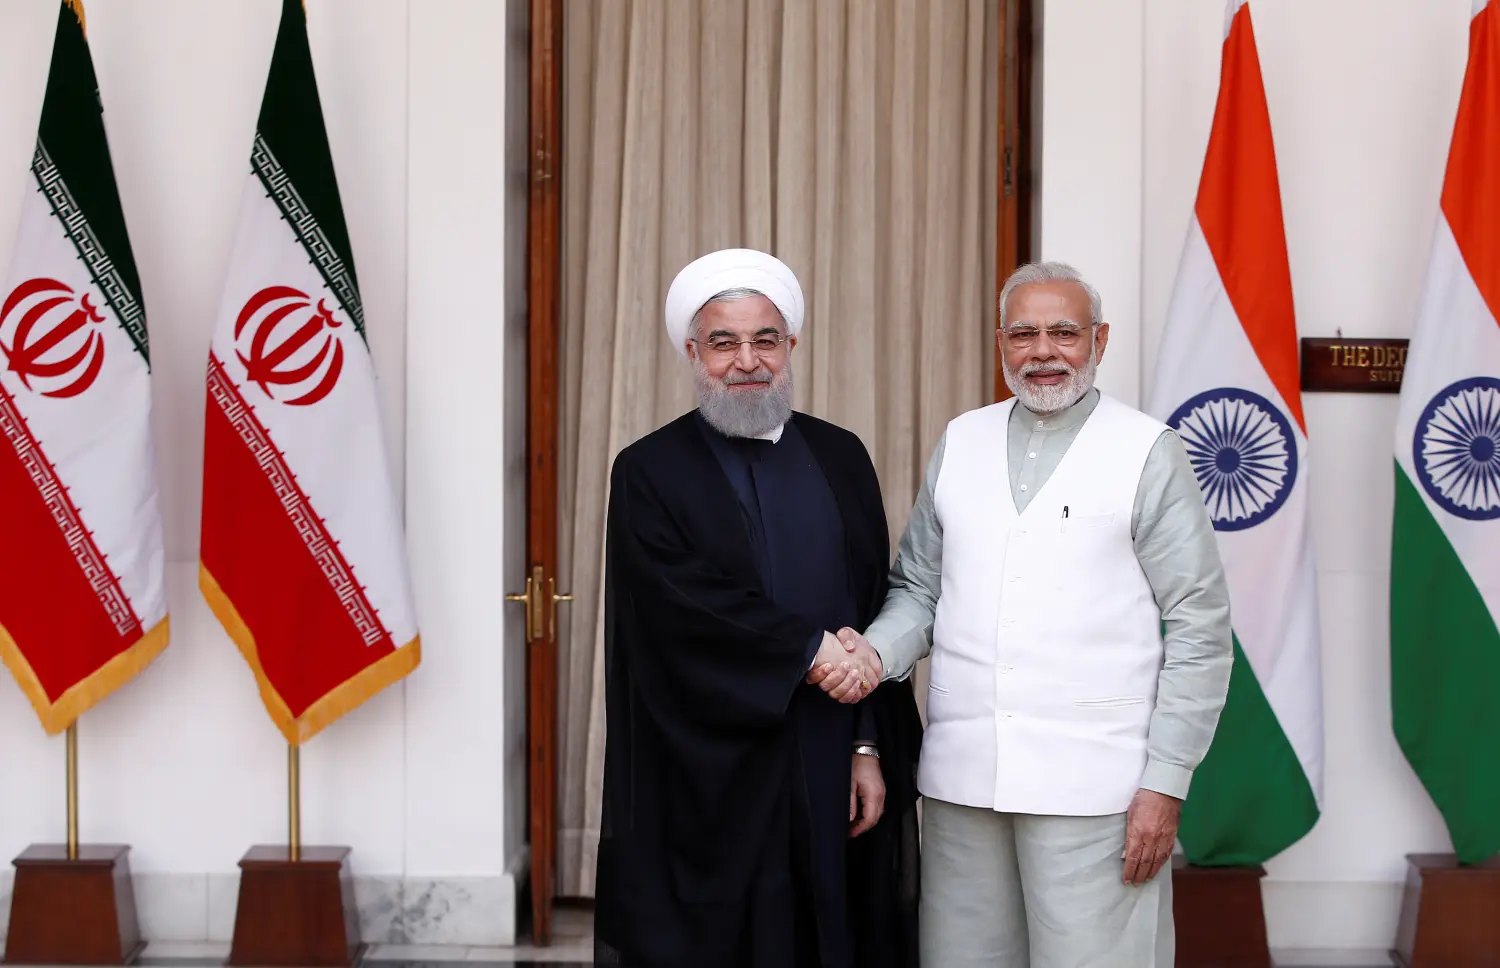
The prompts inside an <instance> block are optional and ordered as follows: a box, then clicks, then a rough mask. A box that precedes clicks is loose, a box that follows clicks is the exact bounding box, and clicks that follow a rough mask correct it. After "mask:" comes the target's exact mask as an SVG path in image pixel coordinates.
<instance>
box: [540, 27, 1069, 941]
mask: <svg viewBox="0 0 1500 968" xmlns="http://www.w3.org/2000/svg"><path fill="white" fill-rule="evenodd" d="M999 2H1000V17H999V22H1000V23H999V32H1000V38H999V43H1000V46H999V62H1000V86H999V90H998V92H997V93H998V97H997V101H998V103H999V111H1000V123H999V139H1000V144H999V156H998V158H997V164H996V168H997V171H998V180H999V185H998V192H997V203H998V206H999V211H998V213H997V218H996V223H997V231H998V239H997V245H996V265H995V271H996V275H995V287H996V295H997V296H998V294H999V287H1000V286H1001V285H1002V284H1003V282H1004V280H1005V277H1006V276H1008V275H1009V274H1010V272H1011V271H1012V270H1013V269H1015V267H1016V266H1017V265H1019V264H1020V263H1022V262H1025V261H1026V260H1027V259H1029V258H1030V257H1031V248H1032V245H1031V239H1032V230H1033V227H1032V225H1031V221H1032V219H1031V189H1032V184H1033V179H1032V172H1031V168H1032V165H1031V159H1032V117H1031V115H1032V111H1031V110H1030V102H1031V96H1032V83H1033V78H1032V54H1031V51H1032V30H1033V23H1034V21H1033V16H1034V11H1035V7H1036V6H1037V5H1038V4H1039V2H1040V0H999ZM529 3H530V16H529V25H528V31H529V34H530V40H529V44H530V64H529V74H528V77H529V88H528V120H527V125H528V142H527V143H528V146H529V153H530V157H529V159H528V169H529V172H530V178H529V183H530V184H529V189H528V199H527V206H528V207H527V214H526V220H527V233H526V280H527V360H528V364H527V401H528V404H527V442H526V449H527V473H526V481H527V483H526V487H527V537H526V544H527V575H528V584H527V589H526V592H525V608H526V609H527V617H528V632H527V663H526V678H527V686H526V695H527V751H528V757H527V762H528V767H527V774H528V777H527V779H528V783H527V787H528V794H527V797H528V815H529V819H528V824H529V829H530V834H531V841H530V842H531V851H530V861H531V863H530V868H531V870H530V882H529V893H530V896H531V905H530V906H531V930H532V941H533V943H535V944H537V945H547V944H549V943H550V942H551V936H552V901H553V896H554V885H555V883H556V876H555V875H556V865H557V750H558V747H557V692H558V683H557V667H558V663H557V641H556V635H555V634H554V628H555V625H554V623H553V621H552V615H553V614H554V612H555V609H556V607H557V605H558V603H559V602H560V601H562V600H566V599H567V598H568V596H566V595H562V596H559V595H558V594H557V593H556V588H555V582H556V576H557V437H558V426H557V418H558V383H559V374H558V344H559V341H560V318H559V305H560V296H561V289H560V280H561V275H562V164H563V151H564V145H563V143H562V83H563V82H562V78H563V73H562V70H563V63H562V58H563V34H562V22H563V0H529ZM996 316H998V311H996ZM995 387H996V399H1000V398H1001V395H1008V393H1007V391H1006V390H1005V382H1004V380H1003V379H1002V378H1001V376H1000V356H999V351H998V348H997V350H996V354H995Z"/></svg>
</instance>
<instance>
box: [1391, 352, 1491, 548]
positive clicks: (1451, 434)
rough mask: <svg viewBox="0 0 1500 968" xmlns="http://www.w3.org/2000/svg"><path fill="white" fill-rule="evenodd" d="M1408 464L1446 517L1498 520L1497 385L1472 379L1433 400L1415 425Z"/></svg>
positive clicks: (1485, 378)
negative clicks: (1414, 468) (1411, 464)
mask: <svg viewBox="0 0 1500 968" xmlns="http://www.w3.org/2000/svg"><path fill="white" fill-rule="evenodd" d="M1412 463H1413V465H1415V467H1416V470H1417V479H1418V480H1420V481H1421V482H1422V488H1423V490H1425V491H1426V492H1427V494H1428V496H1429V497H1431V498H1432V499H1433V500H1434V501H1436V502H1437V504H1438V506H1439V507H1441V508H1442V509H1443V510H1444V511H1447V512H1448V513H1449V514H1452V515H1456V516H1457V517H1460V518H1466V519H1468V520H1470V521H1490V520H1493V519H1495V518H1500V380H1497V379H1495V378H1494V377H1489V376H1475V377H1470V378H1469V379H1467V380H1459V381H1458V382H1457V383H1452V384H1449V385H1448V386H1446V387H1444V388H1443V389H1442V391H1440V392H1439V393H1438V395H1437V396H1435V397H1433V398H1432V400H1431V401H1430V402H1429V403H1428V404H1427V407H1426V409H1424V410H1423V411H1422V416H1421V418H1420V419H1418V420H1417V430H1416V434H1415V439H1414V440H1413V441H1412Z"/></svg>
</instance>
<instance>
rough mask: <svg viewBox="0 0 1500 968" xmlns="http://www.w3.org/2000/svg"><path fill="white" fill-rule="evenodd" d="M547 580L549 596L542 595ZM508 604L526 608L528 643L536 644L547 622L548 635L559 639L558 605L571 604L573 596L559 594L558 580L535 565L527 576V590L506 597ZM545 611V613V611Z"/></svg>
mask: <svg viewBox="0 0 1500 968" xmlns="http://www.w3.org/2000/svg"><path fill="white" fill-rule="evenodd" d="M543 577H546V579H547V594H546V596H545V597H544V596H542V595H541V594H540V591H541V587H542V579H543ZM505 600H506V601H507V602H520V603H522V604H523V605H525V606H526V641H528V642H535V641H536V640H537V639H539V638H541V631H542V623H543V621H545V622H546V628H547V635H548V636H549V637H550V638H553V639H555V638H557V605H558V603H559V602H571V601H572V600H573V596H572V595H571V594H567V593H564V594H561V595H559V594H558V593H557V579H555V578H552V577H550V576H547V575H546V570H545V569H544V568H542V566H541V565H533V566H532V567H531V574H529V575H527V576H526V590H525V591H524V592H522V593H520V594H519V595H517V594H515V593H514V592H512V593H510V594H508V595H506V596H505ZM544 610H545V611H544Z"/></svg>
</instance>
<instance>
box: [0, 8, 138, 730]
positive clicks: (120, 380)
mask: <svg viewBox="0 0 1500 968" xmlns="http://www.w3.org/2000/svg"><path fill="white" fill-rule="evenodd" d="M0 354H3V359H0V367H3V369H0V436H3V440H0V525H3V527H4V532H5V545H6V550H5V554H3V555H0V658H3V659H4V660H5V664H6V665H7V666H9V667H10V671H11V673H12V674H13V675H14V676H15V677H16V681H17V682H19V683H20V685H21V689H22V691H23V692H25V694H26V696H27V698H28V699H30V700H31V704H32V706H33V707H35V709H36V712H37V715H38V716H40V717H41V721H42V726H43V727H44V728H45V729H46V730H47V731H48V732H49V733H56V732H58V731H60V730H63V729H66V728H67V727H68V726H69V725H71V724H72V723H73V721H74V720H75V719H77V718H78V716H80V715H81V714H82V713H84V712H85V711H86V710H88V709H89V708H90V707H91V706H93V705H94V704H95V703H97V702H99V701H100V700H101V699H103V698H104V697H105V696H107V695H109V694H110V693H111V692H113V691H114V690H115V689H117V688H118V687H119V686H121V685H123V684H124V683H125V682H127V681H128V680H129V679H130V678H131V677H133V676H134V675H135V674H136V673H137V672H139V671H140V670H141V669H143V668H145V667H146V665H148V664H149V663H150V662H151V660H152V659H153V658H155V657H156V655H157V654H158V653H160V652H161V650H162V649H164V648H165V647H166V645H167V599H166V589H165V575H164V562H165V556H164V554H163V549H162V531H161V509H160V504H159V501H158V497H157V488H156V470H155V456H154V452H153V447H152V439H151V362H150V353H149V347H148V345H147V340H146V313H145V310H144V308H143V307H142V304H141V283H140V278H139V276H137V274H136V269H135V260H134V258H133V257H132V256H131V251H130V238H129V236H128V235H127V233H126V231H125V216H124V213H123V212H122V211H121V209H120V197H119V194H118V193H117V191H116V190H115V176H114V170H113V168H112V166H111V163H110V157H109V144H108V141H107V140H106V138H105V134H104V117H103V113H102V111H101V109H100V106H99V92H98V84H97V83H96V82H95V80H94V65H93V62H92V60H91V59H90V57H89V48H88V41H87V40H86V39H85V36H84V23H83V8H82V5H81V4H80V3H79V2H77V0H68V2H64V3H62V4H60V6H59V12H58V19H57V34H56V39H55V40H54V42H53V48H52V65H51V73H50V74H49V75H48V78H47V93H46V98H45V100H44V101H43V102H42V117H41V124H40V126H39V129H38V132H37V140H36V153H35V154H34V155H33V156H32V161H31V173H30V175H29V176H28V178H27V180H26V194H25V199H24V201H23V203H22V206H21V223H20V230H19V233H18V234H17V237H16V245H15V252H14V255H13V257H12V259H11V264H10V270H9V273H8V275H7V276H6V278H5V280H4V286H3V288H0Z"/></svg>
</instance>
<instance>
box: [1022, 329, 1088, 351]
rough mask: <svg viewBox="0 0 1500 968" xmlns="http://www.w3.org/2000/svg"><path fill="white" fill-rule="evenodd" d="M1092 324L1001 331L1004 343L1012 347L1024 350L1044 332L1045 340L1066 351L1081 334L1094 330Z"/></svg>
mask: <svg viewBox="0 0 1500 968" xmlns="http://www.w3.org/2000/svg"><path fill="white" fill-rule="evenodd" d="M1094 325H1095V324H1094V323H1089V324H1088V325H1087V326H1079V325H1078V324H1077V323H1067V324H1064V325H1060V326H1048V327H1047V328H1046V330H1040V329H1037V328H1036V327H1035V326H1009V327H1006V328H1005V329H1003V330H1001V332H1002V333H1004V334H1005V341H1006V342H1007V343H1010V344H1011V345H1012V346H1016V347H1020V348H1025V347H1027V346H1030V345H1031V344H1033V343H1035V342H1036V338H1037V336H1038V335H1039V334H1041V333H1043V332H1045V333H1046V334H1047V339H1048V340H1049V341H1050V342H1051V343H1052V344H1053V345H1054V346H1060V347H1063V348H1064V349H1066V348H1067V347H1069V346H1073V345H1074V344H1076V343H1077V342H1078V341H1079V340H1080V339H1082V338H1083V334H1084V333H1085V332H1086V331H1088V330H1091V329H1093V328H1094Z"/></svg>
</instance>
